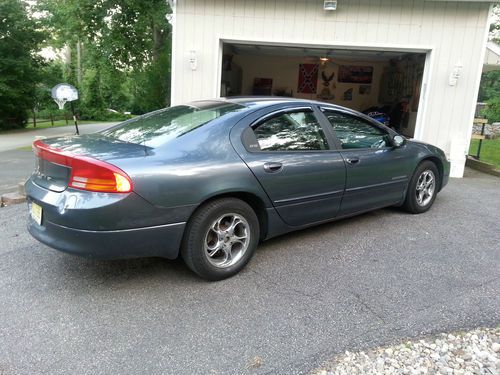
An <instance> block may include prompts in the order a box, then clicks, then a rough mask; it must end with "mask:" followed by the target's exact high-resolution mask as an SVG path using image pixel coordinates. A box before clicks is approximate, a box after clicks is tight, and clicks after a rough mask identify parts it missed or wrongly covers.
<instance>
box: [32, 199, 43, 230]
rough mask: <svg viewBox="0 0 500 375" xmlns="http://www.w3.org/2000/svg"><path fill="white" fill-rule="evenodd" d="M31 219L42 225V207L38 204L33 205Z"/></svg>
mask: <svg viewBox="0 0 500 375" xmlns="http://www.w3.org/2000/svg"><path fill="white" fill-rule="evenodd" d="M31 217H32V218H33V220H35V222H36V223H37V224H38V225H42V207H40V206H39V205H38V204H36V203H31Z"/></svg>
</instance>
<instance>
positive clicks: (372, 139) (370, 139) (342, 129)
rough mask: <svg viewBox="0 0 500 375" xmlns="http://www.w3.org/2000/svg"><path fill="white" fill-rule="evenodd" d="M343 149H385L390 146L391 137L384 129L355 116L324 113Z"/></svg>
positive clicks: (326, 111) (330, 112)
mask: <svg viewBox="0 0 500 375" xmlns="http://www.w3.org/2000/svg"><path fill="white" fill-rule="evenodd" d="M324 114H325V116H326V117H327V118H328V121H329V122H330V124H331V125H332V127H333V130H334V132H335V135H336V136H337V138H338V139H339V140H340V143H341V144H342V148H343V149H353V148H384V147H389V146H390V141H389V136H388V134H387V133H386V132H385V131H383V130H382V129H379V128H377V127H376V126H374V125H373V124H370V123H368V122H367V121H364V120H362V119H359V118H356V117H354V116H349V115H345V114H343V113H338V112H335V111H329V110H325V111H324Z"/></svg>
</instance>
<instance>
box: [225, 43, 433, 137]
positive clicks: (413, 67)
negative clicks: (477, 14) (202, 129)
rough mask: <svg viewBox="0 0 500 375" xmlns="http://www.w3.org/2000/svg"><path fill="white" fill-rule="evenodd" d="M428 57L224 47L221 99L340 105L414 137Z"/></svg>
mask: <svg viewBox="0 0 500 375" xmlns="http://www.w3.org/2000/svg"><path fill="white" fill-rule="evenodd" d="M425 59H426V54H425V53H408V52H395V51H373V50H370V51H363V50H350V49H349V50H346V49H344V50H342V49H325V48H303V47H295V46H290V47H284V46H270V45H254V44H238V43H224V45H223V58H222V74H221V96H238V95H258V96H261V95H262V96H264V95H265V96H268V95H272V96H287V97H295V98H302V99H312V100H319V101H323V102H328V103H333V104H338V105H341V106H344V107H348V108H351V109H354V110H357V111H360V112H364V113H366V114H369V115H370V116H371V117H374V118H376V119H377V120H379V121H381V122H383V123H386V124H387V125H389V126H391V127H392V128H394V129H396V130H397V131H398V132H400V133H402V134H404V135H406V136H408V137H413V136H414V133H415V126H416V122H417V121H416V120H417V114H418V110H419V108H418V107H419V103H420V92H421V86H422V78H423V74H424V67H425Z"/></svg>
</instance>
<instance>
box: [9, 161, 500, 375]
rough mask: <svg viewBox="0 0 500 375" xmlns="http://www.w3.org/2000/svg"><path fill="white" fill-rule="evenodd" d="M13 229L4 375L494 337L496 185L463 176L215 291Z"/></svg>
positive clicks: (499, 293) (268, 246) (290, 242)
mask: <svg viewBox="0 0 500 375" xmlns="http://www.w3.org/2000/svg"><path fill="white" fill-rule="evenodd" d="M25 220H26V208H25V206H24V205H18V206H11V207H6V208H2V209H0V228H1V233H2V239H3V241H2V245H1V246H0V270H1V271H0V348H1V350H0V373H1V374H2V375H3V374H41V373H50V374H63V373H74V374H81V373H92V374H94V373H149V374H156V373H165V374H194V373H204V374H210V373H213V374H242V373H243V374H244V373H276V374H295V373H304V372H308V371H310V370H311V369H313V368H315V367H317V366H318V365H320V364H321V362H322V361H324V360H326V359H328V358H329V357H331V355H332V354H334V353H339V352H343V351H345V350H355V349H362V348H369V347H372V346H376V345H382V344H387V343H391V342H395V341H398V340H400V339H402V338H407V337H416V336H419V335H421V334H426V333H434V332H444V331H453V330H459V329H465V328H471V327H476V326H496V325H497V324H498V323H500V282H499V278H500V245H499V244H500V227H499V222H500V179H498V178H495V177H490V176H487V175H483V174H479V173H476V172H472V171H468V172H467V177H466V178H464V179H460V180H457V179H454V180H452V181H451V182H450V184H449V186H448V187H447V188H446V189H445V190H444V191H443V192H442V193H441V194H440V195H439V196H438V199H437V201H436V203H435V206H434V207H433V209H432V210H431V211H430V212H428V213H427V214H424V215H408V214H405V213H402V212H400V211H397V210H393V209H386V210H380V211H376V212H373V213H369V214H366V215H363V216H360V217H357V218H352V219H349V220H344V221H341V222H337V223H332V224H327V225H323V226H321V227H317V228H313V229H309V230H306V231H302V232H298V233H295V234H291V235H288V236H284V237H281V238H277V239H274V240H272V241H269V242H267V243H265V244H263V245H262V246H261V247H260V249H259V250H258V251H257V254H256V256H255V258H254V259H253V261H252V262H251V263H250V264H249V266H248V267H247V268H246V269H245V270H244V271H243V272H242V273H241V274H240V275H238V276H236V277H234V278H232V279H229V280H226V281H222V282H218V283H206V282H204V281H201V280H199V279H197V278H196V277H195V276H194V275H193V274H191V273H190V272H188V270H187V269H186V267H185V266H184V265H183V264H182V263H181V262H179V261H176V262H170V261H166V260H161V259H143V260H130V261H114V262H97V261H89V260H85V259H80V258H76V257H72V256H69V255H65V254H61V253H59V252H56V251H53V250H50V249H49V248H47V247H45V246H43V245H41V244H39V243H37V242H36V241H34V240H33V239H31V238H30V237H29V235H28V234H27V233H26V231H25V229H24V228H25ZM257 357H259V358H257ZM259 364H260V365H259Z"/></svg>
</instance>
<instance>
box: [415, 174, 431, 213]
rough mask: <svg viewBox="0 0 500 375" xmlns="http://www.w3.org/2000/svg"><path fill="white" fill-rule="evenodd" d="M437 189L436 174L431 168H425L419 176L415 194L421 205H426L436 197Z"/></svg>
mask: <svg viewBox="0 0 500 375" xmlns="http://www.w3.org/2000/svg"><path fill="white" fill-rule="evenodd" d="M435 191H436V176H435V175H434V172H432V171H431V170H425V171H423V172H422V174H421V175H420V176H419V177H418V180H417V187H416V191H415V194H416V196H417V203H418V205H419V206H420V207H425V206H427V205H428V204H429V202H430V201H431V200H432V197H434V192H435Z"/></svg>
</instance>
